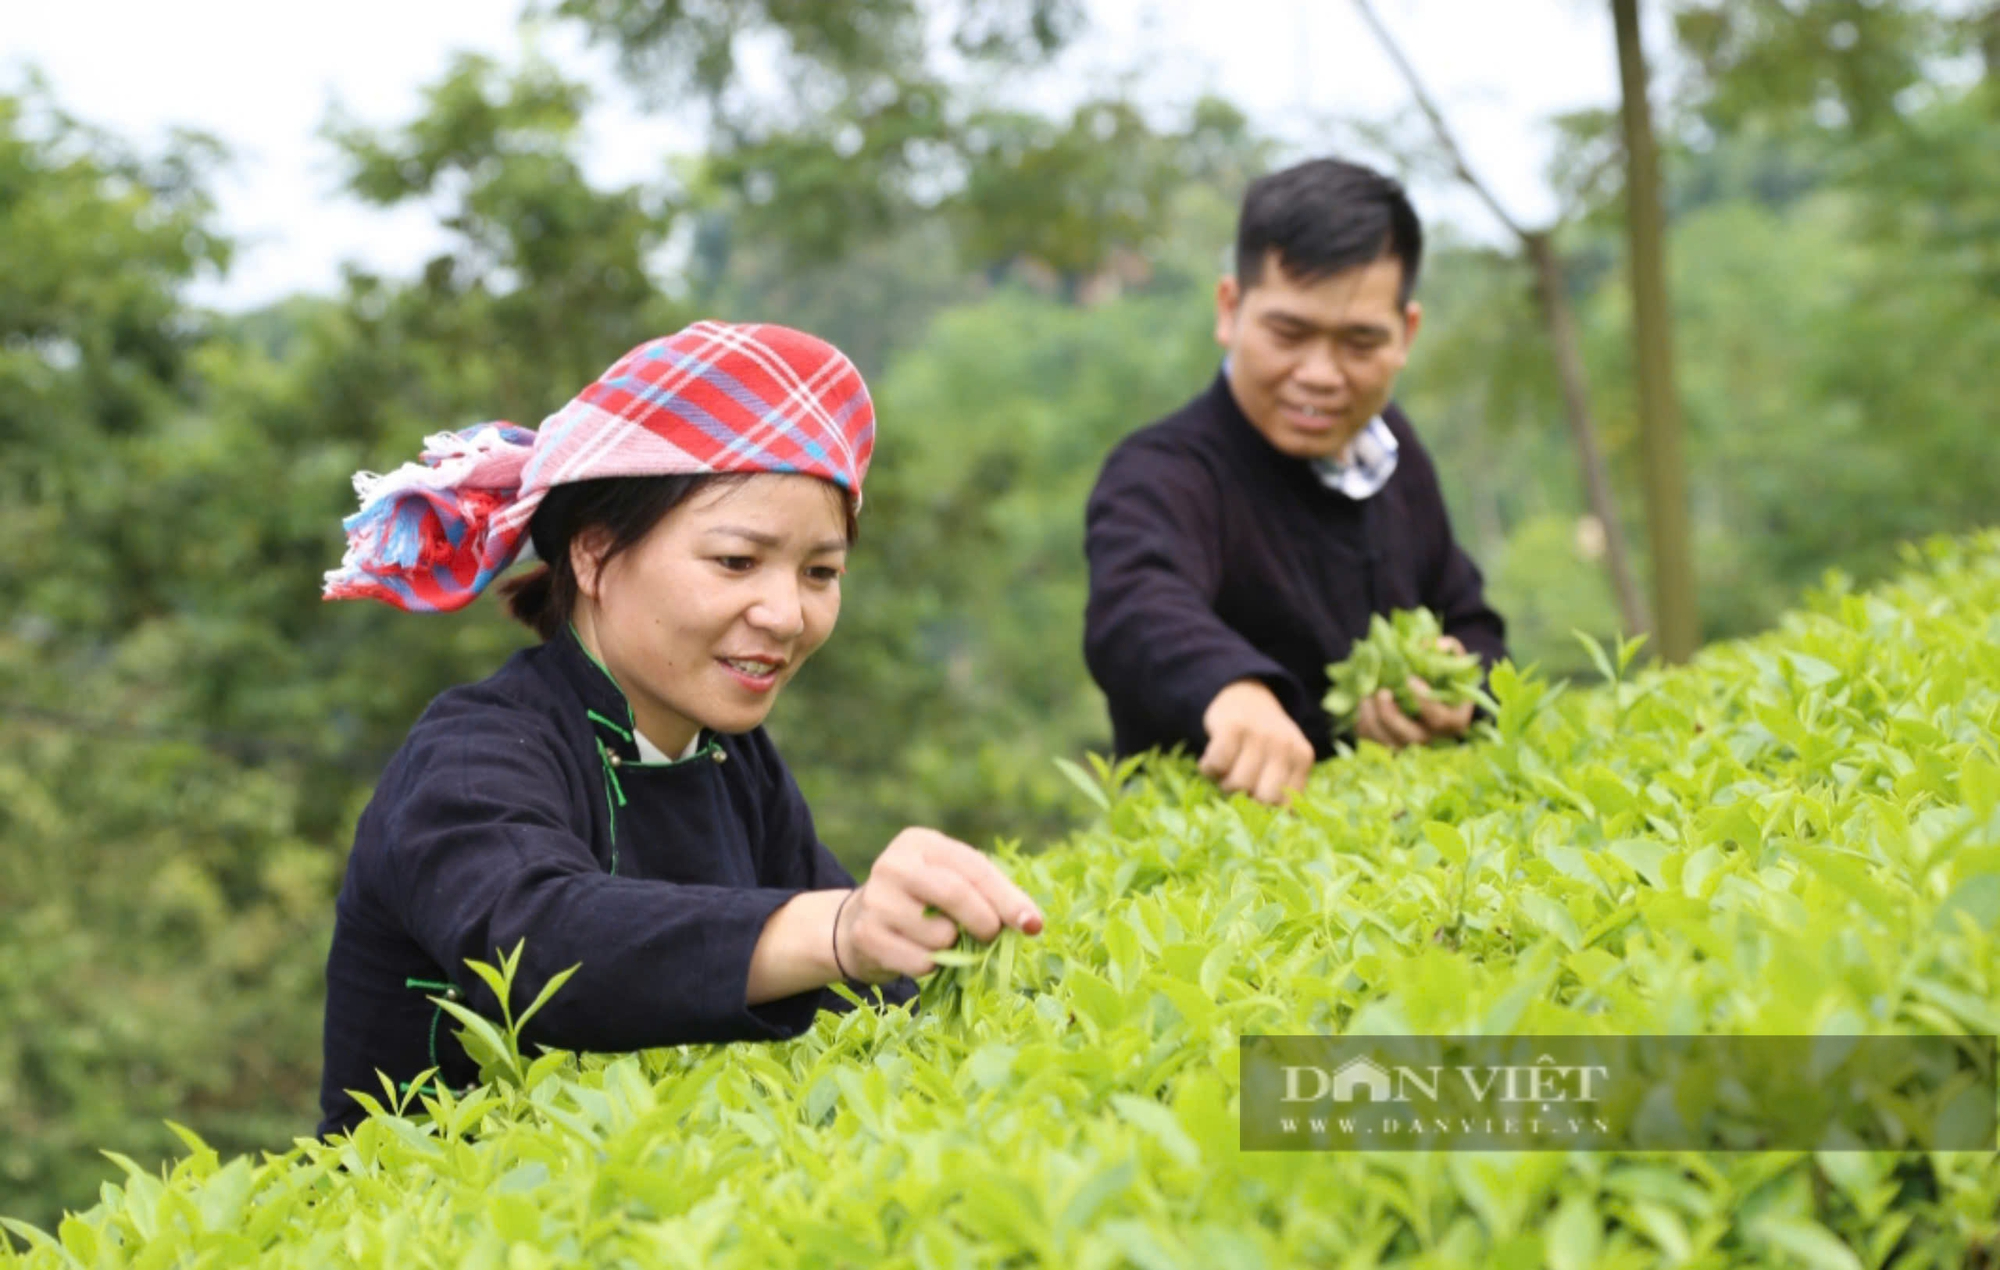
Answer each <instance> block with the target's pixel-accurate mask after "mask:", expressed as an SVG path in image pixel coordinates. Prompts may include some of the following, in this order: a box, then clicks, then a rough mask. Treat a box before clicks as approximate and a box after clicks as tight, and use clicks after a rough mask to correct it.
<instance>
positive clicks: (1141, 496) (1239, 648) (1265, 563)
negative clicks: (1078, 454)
mask: <svg viewBox="0 0 2000 1270" xmlns="http://www.w3.org/2000/svg"><path fill="white" fill-rule="evenodd" d="M1382 421H1383V422H1384V423H1386V424H1388V425H1389V430H1390V431H1391V432H1393V433H1394V434H1395V437H1396V443H1397V461H1396V471H1395V474H1394V475H1393V476H1391V477H1390V478H1389V483H1388V484H1387V485H1386V486H1384V487H1383V488H1382V489H1381V490H1380V491H1379V492H1377V493H1376V494H1375V495H1374V496H1373V497H1371V498H1365V499H1361V500H1359V501H1356V500H1355V499H1352V498H1349V497H1347V496H1346V495H1345V494H1341V493H1338V492H1336V491H1334V490H1330V489H1328V488H1327V487H1326V486H1325V485H1324V484H1323V483H1322V482H1321V481H1320V479H1319V477H1318V475H1317V474H1316V473H1315V472H1314V471H1313V469H1312V465H1311V464H1310V463H1308V462H1306V461H1305V460H1304V459H1295V458H1292V457H1290V456H1289V455H1286V454H1284V453H1282V452H1280V451H1279V450H1277V449H1274V448H1273V447H1272V445H1271V443H1270V442H1269V441H1266V440H1265V439H1264V436H1263V434H1262V433H1260V432H1258V431H1257V429H1256V426H1255V425H1254V424H1252V423H1251V422H1250V420H1249V419H1248V418H1247V417H1245V415H1244V414H1243V411H1242V409H1241V408H1240V407H1238V406H1237V404H1236V397H1235V395H1234V394H1233V393H1231V392H1230V390H1229V382H1228V380H1227V379H1226V378H1225V377H1223V376H1222V375H1217V376H1216V377H1215V381H1214V382H1213V383H1211V384H1210V385H1209V387H1208V390H1207V391H1206V392H1204V393H1202V394H1201V395H1199V396H1197V397H1196V398H1195V399H1194V400H1193V401H1190V402H1188V403H1187V404H1186V405H1185V406H1182V407H1181V408H1180V409H1179V410H1177V411H1175V412H1174V413H1173V414H1170V415H1168V416H1167V417H1166V418H1164V419H1162V420H1160V421H1159V422H1157V423H1154V424H1152V425H1150V426H1148V427H1145V428H1142V429H1140V430H1139V431H1137V432H1135V433H1133V434H1132V435H1131V436H1129V437H1126V438H1125V440H1123V441H1122V442H1120V443H1119V445H1118V447H1117V448H1116V449H1114V450H1113V451H1112V452H1111V456H1110V457H1109V458H1107V459H1106V460H1105V462H1104V470H1103V471H1102V473H1101V474H1100V475H1099V476H1098V479H1097V486H1096V488H1095V489H1094V490H1092V491H1091V495H1090V502H1089V504H1088V507H1087V509H1086V511H1085V513H1084V516H1085V532H1084V551H1085V554H1086V555H1088V556H1089V558H1090V602H1089V608H1088V610H1087V612H1086V614H1085V617H1084V659H1085V661H1086V662H1087V663H1088V664H1089V666H1090V673H1091V675H1092V676H1093V677H1095V678H1096V680H1097V683H1098V686H1099V687H1100V688H1102V689H1103V690H1104V696H1105V699H1106V701H1107V702H1108V703H1109V705H1110V708H1111V727H1112V733H1113V738H1114V742H1115V745H1116V748H1117V751H1118V753H1120V754H1135V753H1137V752H1139V751H1141V750H1146V749H1151V748H1153V747H1154V746H1159V747H1161V748H1163V749H1170V748H1172V747H1174V746H1176V745H1180V746H1184V747H1186V748H1187V750H1188V751H1189V752H1190V753H1193V754H1196V755H1199V754H1200V753H1201V752H1202V751H1203V750H1204V749H1205V748H1207V745H1208V738H1207V734H1206V732H1204V730H1203V729H1202V725H1201V717H1202V714H1203V713H1204V712H1205V711H1206V710H1207V709H1208V704H1209V702H1211V701H1213V700H1214V699H1215V694H1216V693H1218V692H1220V691H1222V689H1224V688H1226V687H1227V686H1229V685H1230V684H1232V683H1235V682H1236V681H1237V680H1239V679H1257V680H1261V681H1262V682H1263V683H1265V684H1267V685H1268V686H1269V687H1270V689H1271V691H1272V692H1273V693H1275V694H1276V695H1277V698H1278V700H1279V701H1280V702H1282V703H1283V704H1284V707H1285V711H1286V713H1288V714H1290V715H1291V716H1292V719H1293V720H1294V721H1295V722H1296V723H1297V724H1298V725H1299V729H1300V730H1301V731H1302V732H1304V733H1305V734H1306V738H1307V739H1308V740H1310V741H1311V742H1312V744H1313V751H1314V753H1315V754H1316V755H1317V757H1319V758H1321V759H1326V758H1329V757H1331V756H1332V754H1333V741H1334V737H1333V733H1332V726H1331V724H1330V722H1329V721H1328V719H1327V716H1326V711H1325V710H1324V709H1322V708H1321V706H1320V701H1321V699H1322V698H1324V697H1325V696H1326V690H1327V678H1326V668H1327V667H1328V666H1329V665H1331V664H1333V663H1335V662H1339V661H1342V660H1344V659H1345V658H1346V657H1347V653H1348V649H1349V648H1350V647H1351V646H1352V645H1353V643H1354V641H1356V640H1358V639H1361V638H1362V637H1364V636H1366V635H1367V633H1368V619H1369V617H1370V615H1372V614H1375V613H1389V612H1393V611H1394V610H1396V609H1411V608H1417V607H1419V606H1422V607H1424V608H1428V609H1430V610H1431V611H1432V612H1434V613H1436V614H1437V615H1438V619H1439V621H1440V622H1441V623H1442V625H1443V627H1444V629H1445V632H1446V633H1447V634H1450V635H1455V636H1457V637H1458V639H1459V641H1460V642H1461V643H1463V644H1464V645H1465V647H1466V650H1467V651H1468V652H1472V653H1476V654H1478V655H1479V657H1480V658H1481V659H1482V660H1484V661H1485V663H1486V664H1487V666H1488V667H1491V666H1492V665H1493V664H1494V663H1495V662H1497V661H1499V660H1500V659H1501V658H1503V657H1505V656H1506V655H1507V646H1506V625H1505V623H1503V622H1502V621H1501V620H1500V615H1499V614H1498V613H1495V612H1494V611H1493V610H1492V608H1490V607H1489V606H1488V605H1487V603H1486V597H1485V594H1484V590H1483V587H1482V585H1481V579H1480V575H1479V569H1478V567H1477V566H1476V565H1474V564H1473V563H1472V559H1471V557H1469V556H1467V555H1466V554H1465V552H1464V551H1463V550H1462V549H1461V548H1460V547H1459V545H1458V543H1457V541H1456V540H1454V539H1453V537H1452V533H1451V518H1450V517H1449V516H1448V515H1447V514H1446V512H1445V506H1444V495H1443V493H1442V491H1441V490H1440V489H1439V488H1438V479H1437V471H1436V469H1435V468H1433V467H1432V466H1431V457H1430V455H1429V454H1428V453H1427V452H1426V451H1425V450H1424V447H1423V445H1422V444H1421V443H1420V442H1419V441H1418V440H1417V435H1416V433H1415V432H1414V431H1412V430H1411V428H1410V421H1409V420H1408V419H1406V418H1404V417H1403V412H1402V411H1401V410H1400V409H1398V408H1397V407H1396V406H1394V405H1390V406H1388V407H1386V408H1384V410H1383V411H1382Z"/></svg>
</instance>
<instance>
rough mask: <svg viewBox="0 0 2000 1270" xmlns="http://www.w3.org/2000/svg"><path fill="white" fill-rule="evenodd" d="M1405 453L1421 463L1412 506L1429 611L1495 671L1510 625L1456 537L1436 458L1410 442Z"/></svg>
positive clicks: (1447, 631) (1440, 623)
mask: <svg viewBox="0 0 2000 1270" xmlns="http://www.w3.org/2000/svg"><path fill="white" fill-rule="evenodd" d="M1406 427H1407V425H1406ZM1405 448H1406V451H1408V450H1414V456H1413V457H1415V459H1416V460H1417V463H1418V472H1417V473H1416V475H1417V478H1418V479H1417V480H1415V481H1414V482H1412V485H1411V503H1412V510H1413V513H1414V515H1413V519H1414V520H1415V522H1416V523H1417V524H1418V525H1421V526H1422V527H1423V532H1422V538H1421V539H1420V540H1421V541H1422V542H1423V543H1424V544H1425V553H1424V557H1423V560H1422V562H1421V564H1420V566H1419V567H1420V571H1421V590H1422V598H1423V605H1424V607H1425V608H1427V609H1429V610H1430V611H1431V612H1433V613H1435V614H1437V617H1438V625H1440V626H1441V627H1443V628H1444V633H1445V634H1447V635H1452V636H1455V637H1457V639H1458V642H1459V643H1461V644H1463V645H1465V651H1467V652H1469V653H1473V654H1476V655H1477V656H1478V657H1479V659H1480V660H1481V661H1482V662H1484V663H1485V664H1486V668H1487V669H1488V670H1491V669H1492V668H1493V666H1494V664H1495V663H1496V662H1499V661H1501V660H1503V659H1505V657H1506V656H1507V624H1506V622H1504V621H1503V620H1501V617H1500V614H1498V613H1497V612H1495V611H1494V610H1493V608H1492V607H1491V606H1490V605H1488V604H1487V603H1486V588H1485V579H1484V578H1482V577H1481V576H1480V572H1479V566H1478V565H1476V564H1474V563H1473V562H1472V557H1471V556H1469V555H1467V554H1466V553H1465V550H1464V548H1462V547H1460V546H1459V545H1458V539H1457V537H1456V536H1455V535H1454V534H1453V533H1452V530H1451V514H1450V512H1449V511H1447V510H1446V508H1445V504H1444V491H1443V489H1442V488H1441V487H1440V486H1439V484H1438V478H1437V469H1436V467H1435V466H1434V465H1433V464H1432V463H1431V459H1430V455H1429V454H1428V453H1426V452H1425V451H1424V449H1423V447H1422V446H1420V445H1415V444H1414V441H1413V440H1412V441H1411V442H1406V443H1405Z"/></svg>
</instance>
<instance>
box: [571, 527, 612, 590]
mask: <svg viewBox="0 0 2000 1270" xmlns="http://www.w3.org/2000/svg"><path fill="white" fill-rule="evenodd" d="M610 550H611V531H610V530H609V529H607V528H605V527H604V526H602V525H592V526H591V527H590V528H588V529H585V530H583V531H581V532H579V533H577V534H575V535H574V536H573V537H571V538H570V540H569V569H570V573H571V574H572V575H574V576H575V578H576V593H577V594H578V595H581V596H586V597H588V598H589V599H591V600H597V599H598V598H599V596H598V584H599V582H600V581H601V580H602V577H603V574H604V557H605V554H606V553H608V552H609V551H610Z"/></svg>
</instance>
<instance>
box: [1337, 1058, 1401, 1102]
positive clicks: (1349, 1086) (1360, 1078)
mask: <svg viewBox="0 0 2000 1270" xmlns="http://www.w3.org/2000/svg"><path fill="white" fill-rule="evenodd" d="M1393 1088H1394V1085H1393V1082H1391V1081H1390V1079H1389V1073H1388V1072H1387V1071H1386V1070H1384V1069H1383V1068H1382V1067H1381V1066H1380V1065H1378V1064H1377V1063H1376V1062H1375V1061H1374V1060H1373V1059H1368V1058H1350V1059H1348V1060H1347V1061H1346V1062H1344V1063H1342V1064H1341V1065H1340V1066H1339V1067H1337V1068H1335V1069H1334V1073H1333V1100H1334V1101H1335V1102H1353V1101H1354V1095H1355V1091H1356V1090H1365V1091H1366V1092H1367V1094H1368V1101H1369V1102H1387V1101H1389V1096H1390V1093H1391V1092H1392V1090H1393Z"/></svg>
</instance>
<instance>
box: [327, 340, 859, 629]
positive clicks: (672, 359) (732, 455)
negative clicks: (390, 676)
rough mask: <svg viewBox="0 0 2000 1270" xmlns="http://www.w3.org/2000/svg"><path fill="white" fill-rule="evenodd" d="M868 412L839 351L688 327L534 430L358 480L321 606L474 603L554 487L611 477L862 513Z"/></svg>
mask: <svg viewBox="0 0 2000 1270" xmlns="http://www.w3.org/2000/svg"><path fill="white" fill-rule="evenodd" d="M874 449H875V408H874V406H873V404H872V403H871V402H870V401H869V399H868V388H867V386H866V385H865V384H863V383H862V382H861V372H860V371H858V370H856V369H855V368H854V363H853V362H850V361H849V360H847V358H846V356H845V355H843V354H842V353H841V352H840V350H839V349H837V348H835V347H833V345H831V344H828V343H826V342H825V341H824V340H820V339H816V338H814V337H813V336H810V335H807V334H805V333H804V332H802V331H794V330H791V329H790V328H788V327H783V326H771V325H749V326H734V325H730V324H727V323H723V322H696V323H695V324H694V325H693V326H690V327H687V328H686V329H684V330H681V331H678V332H676V333H674V334H672V335H668V336H665V337H663V338H661V339H656V340H651V341H648V342H647V343H644V344H641V345H640V346H639V347H637V348H635V349H633V350H632V351H631V352H629V353H627V354H625V356H623V357H621V358H619V359H618V360H617V361H616V362H614V363H612V365H611V368H610V369H608V370H606V371H605V372H604V373H603V374H602V375H600V376H598V378H597V381H596V382H595V383H593V384H591V385H590V386H589V387H588V388H585V389H584V390H583V391H582V392H580V393H578V394H577V395H576V396H575V397H574V398H573V399H571V401H570V403H569V404H568V405H566V406H564V407H563V408H562V409H560V410H558V411H556V412H555V413H554V414H552V415H550V416H549V417H548V418H547V419H545V420H544V421H543V422H542V427H541V430H540V431H539V432H537V431H532V430H530V429H527V428H523V427H518V426H516V425H514V424H511V423H482V424H478V425H476V426H474V427H470V428H465V429H462V430H460V431H458V432H441V433H438V434H437V435H435V436H432V437H429V438H427V439H426V440H425V442H424V451H423V461H422V462H421V463H405V464H404V465H403V466H402V467H400V468H398V469H396V470H395V471H393V472H390V473H388V474H387V475H383V476H378V475H376V474H375V473H373V472H357V473H355V476H354V490H355V493H356V494H358V495H359V496H360V499H361V510H360V511H358V512H356V513H355V514H354V515H352V516H349V517H348V518H347V519H346V520H345V521H344V522H342V523H343V525H344V527H345V528H346V530H347V554H346V556H345V557H344V558H343V559H342V560H341V562H340V567H339V568H338V569H334V570H330V571H329V572H328V573H327V575H326V589H325V591H324V596H325V598H327V599H329V600H349V599H360V598H372V599H377V600H381V601H383V602H384V603H387V604H393V605H395V606H396V607H398V608H401V609H407V610H409V611H411V612H423V613H436V612H448V611H450V610H452V609H458V608H463V607H464V606H465V605H467V604H470V603H471V602H472V600H473V597H475V596H477V595H478V594H479V592H480V591H481V590H482V589H484V588H485V586H486V584H487V583H489V582H491V581H492V580H493V578H494V576H495V575H496V574H498V573H499V572H500V571H501V570H503V569H505V568H506V567H507V566H508V565H509V564H512V563H513V561H514V558H515V556H516V555H517V554H518V553H519V552H520V550H521V546H522V544H523V542H524V541H525V540H526V538H527V530H528V522H529V520H530V519H531V518H532V517H533V516H534V514H535V508H536V507H538V506H540V505H541V501H542V498H543V496H544V495H546V494H547V493H548V492H549V490H550V489H551V488H552V487H554V486H557V485H565V484H570V483H572V482H576V481H588V480H595V479H597V478H600V477H608V476H670V475H679V474H684V473H707V472H796V473H803V474H805V475H808V476H817V477H820V478H822V479H824V480H828V481H832V482H833V483H834V484H835V485H838V486H839V487H840V488H841V489H843V490H845V491H846V492H847V494H848V496H849V497H850V498H852V499H853V500H854V506H855V507H856V508H857V509H859V507H860V506H861V478H862V476H863V475H864V474H865V473H866V472H867V471H868V460H869V457H870V456H871V455H872V454H873V453H874Z"/></svg>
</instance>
